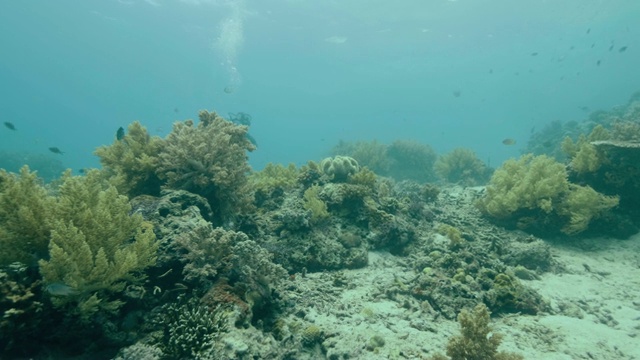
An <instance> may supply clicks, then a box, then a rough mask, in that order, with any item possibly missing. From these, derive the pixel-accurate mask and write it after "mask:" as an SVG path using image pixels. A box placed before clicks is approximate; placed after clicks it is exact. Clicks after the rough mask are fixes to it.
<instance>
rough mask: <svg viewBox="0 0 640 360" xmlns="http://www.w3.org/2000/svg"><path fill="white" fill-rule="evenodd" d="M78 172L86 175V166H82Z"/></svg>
mask: <svg viewBox="0 0 640 360" xmlns="http://www.w3.org/2000/svg"><path fill="white" fill-rule="evenodd" d="M78 172H79V173H80V174H82V175H85V174H86V173H87V169H86V168H80V170H78Z"/></svg>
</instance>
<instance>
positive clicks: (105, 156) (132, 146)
mask: <svg viewBox="0 0 640 360" xmlns="http://www.w3.org/2000/svg"><path fill="white" fill-rule="evenodd" d="M163 143H164V140H162V139H160V138H159V137H157V136H153V137H151V136H149V133H148V132H147V129H146V128H145V127H144V126H142V125H141V124H140V123H139V122H137V121H135V122H133V123H131V125H129V127H128V131H127V134H126V135H124V137H123V138H122V139H120V140H117V139H116V140H115V141H114V142H113V144H111V145H109V146H100V147H99V148H97V149H96V151H95V154H96V155H97V156H98V157H99V158H100V163H101V164H102V166H104V169H105V170H106V172H107V174H108V176H109V177H110V179H109V180H110V181H111V182H112V184H114V185H115V186H116V188H117V189H118V190H119V191H120V192H121V193H123V194H127V195H129V196H130V197H133V196H136V195H141V194H148V195H157V194H159V193H160V185H161V181H160V179H158V176H157V175H156V167H157V166H158V153H159V152H160V150H161V149H162V147H163Z"/></svg>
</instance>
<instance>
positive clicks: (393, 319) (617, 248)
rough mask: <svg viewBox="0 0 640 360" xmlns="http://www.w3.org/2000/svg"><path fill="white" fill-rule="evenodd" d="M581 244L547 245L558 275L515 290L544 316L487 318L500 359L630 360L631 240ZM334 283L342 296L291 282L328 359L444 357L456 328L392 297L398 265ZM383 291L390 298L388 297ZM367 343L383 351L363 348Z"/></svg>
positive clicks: (326, 276) (393, 260)
mask: <svg viewBox="0 0 640 360" xmlns="http://www.w3.org/2000/svg"><path fill="white" fill-rule="evenodd" d="M581 244H583V245H584V247H588V248H590V249H595V250H582V249H577V248H569V247H559V246H556V245H554V246H553V250H552V252H553V254H554V257H555V258H556V260H557V261H558V262H559V263H560V264H562V265H564V267H565V270H563V271H561V272H560V273H558V274H552V273H547V274H544V275H543V276H542V277H541V279H540V280H532V281H524V283H525V284H526V285H528V286H531V287H532V288H534V289H536V290H537V291H538V292H539V293H540V294H541V295H542V296H543V297H544V298H545V300H546V301H548V302H549V303H550V305H551V308H552V313H553V315H550V314H540V315H537V316H530V315H518V314H512V315H507V316H503V317H498V318H493V319H492V325H493V327H494V330H495V331H496V332H497V333H500V334H503V335H504V339H503V342H502V346H501V347H500V349H501V350H506V351H513V352H517V353H520V354H522V355H524V356H525V359H567V360H568V359H640V337H639V335H640V235H636V236H634V237H633V238H631V239H629V240H610V239H600V240H597V239H592V240H586V241H583V242H582V243H581ZM581 247H583V246H582V245H581ZM340 274H341V276H342V277H341V279H343V280H344V281H345V282H346V283H347V284H348V285H347V286H346V287H347V290H344V288H336V287H334V286H333V285H332V284H333V282H334V281H335V278H336V273H317V274H309V275H307V276H306V278H297V279H296V280H295V282H296V283H297V285H298V286H299V289H300V290H301V299H300V301H301V302H304V300H305V299H309V300H310V299H313V300H310V302H309V306H308V307H307V310H306V314H305V315H304V320H305V321H306V322H308V323H314V324H315V325H317V326H319V327H320V328H321V329H322V330H323V331H324V333H325V340H324V346H325V347H326V349H327V354H326V355H328V356H335V357H337V358H340V357H342V356H345V355H346V354H349V356H350V357H351V358H358V359H427V358H429V357H430V356H431V355H433V354H434V353H435V352H444V348H445V346H446V343H447V340H448V338H449V337H450V336H451V335H452V334H457V333H458V332H459V326H458V324H457V322H455V321H452V320H446V319H443V318H442V317H439V316H437V313H436V312H435V311H433V310H432V309H430V308H429V307H428V306H427V305H426V304H425V303H422V304H421V303H420V302H419V301H417V300H415V299H414V298H413V297H411V296H410V295H408V293H402V285H401V284H402V283H403V282H404V283H407V282H409V279H412V278H413V277H415V276H416V274H415V273H414V272H413V271H411V270H407V267H406V266H405V264H404V259H403V258H401V257H395V256H393V255H390V254H387V253H380V252H378V253H371V254H370V262H369V266H367V267H366V268H364V269H357V270H346V271H342V272H340ZM390 289H392V291H391V292H392V293H393V294H394V295H391V296H388V295H386V294H385V293H386V292H388V291H389V290H390ZM398 289H400V291H398ZM307 296H308V297H307ZM291 321H295V319H293V318H292V319H291ZM376 335H377V336H380V337H381V338H383V339H384V342H385V343H384V345H383V346H381V347H374V348H369V349H367V344H368V343H369V342H370V339H371V338H372V337H373V336H376ZM316 350H317V349H316ZM317 351H319V350H317Z"/></svg>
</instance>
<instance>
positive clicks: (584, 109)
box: [578, 106, 589, 112]
mask: <svg viewBox="0 0 640 360" xmlns="http://www.w3.org/2000/svg"><path fill="white" fill-rule="evenodd" d="M578 109H580V110H582V111H584V112H589V107H588V106H580V107H578Z"/></svg>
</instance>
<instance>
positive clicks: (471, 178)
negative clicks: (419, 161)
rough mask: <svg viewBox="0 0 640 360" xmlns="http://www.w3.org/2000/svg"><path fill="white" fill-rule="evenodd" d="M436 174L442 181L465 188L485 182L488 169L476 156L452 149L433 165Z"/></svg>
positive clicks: (461, 149) (471, 152) (460, 149)
mask: <svg viewBox="0 0 640 360" xmlns="http://www.w3.org/2000/svg"><path fill="white" fill-rule="evenodd" d="M434 170H435V172H436V174H437V175H438V176H439V177H440V178H441V179H442V180H444V181H446V182H449V183H457V184H461V185H465V186H473V185H478V184H481V183H483V182H485V181H486V180H487V173H488V169H487V167H486V166H485V164H484V163H483V162H482V161H481V160H480V159H478V157H477V156H476V154H475V153H474V152H473V151H471V150H469V149H465V148H456V149H453V150H452V151H451V152H450V153H448V154H446V155H443V156H441V157H440V158H438V160H437V161H436V162H435V164H434Z"/></svg>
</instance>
